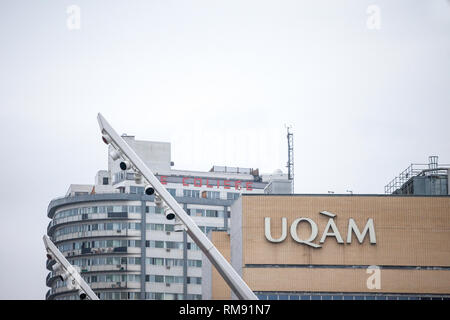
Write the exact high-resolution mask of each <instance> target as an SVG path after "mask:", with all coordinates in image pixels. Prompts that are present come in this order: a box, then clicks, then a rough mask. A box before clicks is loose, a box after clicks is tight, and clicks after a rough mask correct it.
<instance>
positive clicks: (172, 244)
mask: <svg viewBox="0 0 450 320" xmlns="http://www.w3.org/2000/svg"><path fill="white" fill-rule="evenodd" d="M119 247H135V248H140V247H141V240H93V241H81V242H69V243H63V244H60V245H58V249H59V250H60V251H61V252H67V251H71V250H80V249H88V248H119ZM145 247H146V248H161V249H183V242H178V241H162V240H146V241H145ZM199 249H200V248H199V247H198V246H197V245H196V244H195V243H193V242H188V243H187V250H199Z"/></svg>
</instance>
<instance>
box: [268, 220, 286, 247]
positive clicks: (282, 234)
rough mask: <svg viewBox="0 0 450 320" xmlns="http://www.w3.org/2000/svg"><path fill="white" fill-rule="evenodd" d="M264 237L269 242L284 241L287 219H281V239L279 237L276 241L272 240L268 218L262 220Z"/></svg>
mask: <svg viewBox="0 0 450 320" xmlns="http://www.w3.org/2000/svg"><path fill="white" fill-rule="evenodd" d="M264 235H265V236H266V239H267V240H269V241H270V242H282V241H284V239H286V236H287V219H286V218H281V237H279V238H278V239H274V238H273V237H272V233H271V231H270V218H269V217H266V218H264Z"/></svg>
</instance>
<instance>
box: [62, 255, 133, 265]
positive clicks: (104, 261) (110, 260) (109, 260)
mask: <svg viewBox="0 0 450 320" xmlns="http://www.w3.org/2000/svg"><path fill="white" fill-rule="evenodd" d="M69 262H70V264H72V265H74V266H79V267H86V266H101V265H118V264H135V265H136V264H137V265H140V264H141V258H140V257H93V258H81V259H71V260H69Z"/></svg>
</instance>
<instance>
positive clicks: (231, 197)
mask: <svg viewBox="0 0 450 320" xmlns="http://www.w3.org/2000/svg"><path fill="white" fill-rule="evenodd" d="M239 195H240V193H237V192H228V193H227V200H236V199H237V198H239Z"/></svg>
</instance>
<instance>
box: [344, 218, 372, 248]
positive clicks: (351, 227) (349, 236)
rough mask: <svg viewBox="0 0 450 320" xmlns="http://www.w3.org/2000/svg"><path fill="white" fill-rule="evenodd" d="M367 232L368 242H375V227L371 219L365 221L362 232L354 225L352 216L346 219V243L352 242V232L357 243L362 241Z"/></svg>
mask: <svg viewBox="0 0 450 320" xmlns="http://www.w3.org/2000/svg"><path fill="white" fill-rule="evenodd" d="M367 232H369V240H370V243H372V244H375V243H377V237H376V235H375V227H374V225H373V219H372V218H370V219H368V220H367V223H366V225H365V227H364V229H363V231H362V232H360V231H359V228H358V226H357V225H356V222H355V220H353V219H352V218H350V219H348V232H347V243H352V233H354V234H355V236H356V238H357V239H358V241H359V243H363V241H364V238H365V237H366V234H367Z"/></svg>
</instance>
